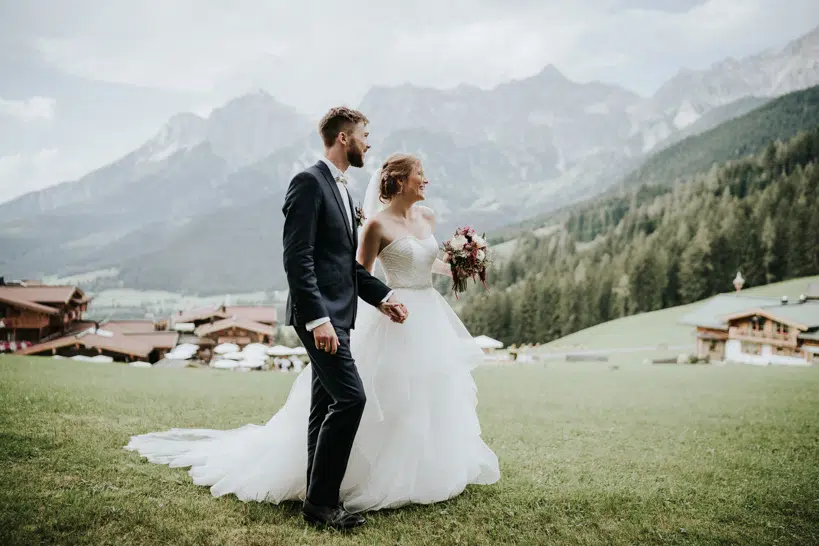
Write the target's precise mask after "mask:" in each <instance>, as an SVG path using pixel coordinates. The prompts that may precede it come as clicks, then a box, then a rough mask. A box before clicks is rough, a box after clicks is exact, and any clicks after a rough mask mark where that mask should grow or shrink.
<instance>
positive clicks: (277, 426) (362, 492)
mask: <svg viewBox="0 0 819 546" xmlns="http://www.w3.org/2000/svg"><path fill="white" fill-rule="evenodd" d="M396 295H397V296H398V298H399V299H400V300H401V301H402V302H403V303H404V304H405V305H406V306H407V308H408V309H409V310H410V315H409V317H408V318H407V320H406V321H405V322H404V323H403V324H395V323H393V322H391V321H390V320H389V319H388V318H387V317H385V316H383V315H382V314H381V313H379V312H378V311H377V310H375V309H374V308H372V307H370V306H368V305H367V304H365V303H363V302H359V304H360V305H359V316H358V321H357V324H356V328H355V330H353V332H352V334H351V352H352V355H353V357H354V358H355V360H356V366H357V368H358V370H359V373H360V375H361V378H362V381H363V383H364V388H365V393H366V396H367V404H366V406H365V409H364V414H363V416H362V419H361V424H360V426H359V429H358V433H357V435H356V438H355V441H354V444H353V449H352V453H351V455H350V460H349V463H348V467H347V473H346V474H345V477H344V480H343V481H342V484H341V492H340V493H341V499H342V502H343V503H344V506H345V507H346V508H347V509H348V510H350V511H353V512H360V511H365V510H378V509H383V508H396V507H399V506H403V505H406V504H410V503H416V504H428V503H433V502H438V501H442V500H446V499H450V498H452V497H454V496H456V495H458V494H460V493H461V492H462V491H463V490H464V489H465V488H466V486H467V485H469V484H491V483H494V482H496V481H497V480H498V479H499V478H500V472H499V469H498V460H497V457H496V456H495V454H494V453H493V452H492V450H491V449H489V447H488V446H487V445H486V444H485V443H484V441H483V439H482V438H481V428H480V424H479V421H478V417H477V414H476V406H477V389H476V386H475V382H474V380H473V378H472V374H471V372H472V370H473V369H474V367H475V366H477V365H478V364H479V363H480V361H481V360H482V359H483V353H482V351H481V350H480V349H479V348H478V347H477V345H476V344H475V342H474V341H473V339H472V336H471V335H470V334H469V332H468V331H467V330H466V328H465V327H464V326H463V324H462V323H461V321H460V320H459V319H458V317H457V315H456V314H455V313H454V311H452V309H451V308H450V307H449V305H448V304H447V303H446V301H445V300H444V299H443V298H442V297H441V295H440V294H438V292H436V291H435V290H434V289H432V288H427V289H421V290H414V289H400V288H399V289H397V290H396ZM311 381H312V373H311V367H310V366H307V367H305V369H304V370H303V371H302V372H301V373H300V374H299V376H298V377H297V378H296V380H295V382H294V383H293V386H292V388H291V391H290V394H289V396H288V398H287V401H286V402H285V404H284V406H283V407H282V408H281V409H280V410H279V411H278V412H277V413H276V414H275V415H274V416H273V417H272V418H271V419H270V420H269V421H268V422H267V423H266V424H264V425H254V424H249V425H246V426H243V427H241V428H238V429H233V430H224V431H220V430H210V429H171V430H168V431H164V432H156V433H150V434H142V435H139V436H133V437H132V438H131V440H130V442H129V443H128V445H127V446H126V449H129V450H132V451H136V452H138V453H139V454H140V455H142V456H144V457H146V458H147V459H148V460H149V461H151V462H153V463H159V464H167V465H169V466H170V467H182V468H187V467H190V470H189V474H190V476H191V477H192V478H193V481H194V483H196V484H198V485H203V486H209V487H210V490H211V492H212V494H213V495H215V496H221V495H227V494H234V495H236V496H237V497H238V498H239V499H241V500H244V501H251V500H252V501H265V502H273V503H278V502H281V501H284V500H303V499H304V496H305V492H306V473H307V422H308V415H309V412H310V391H311Z"/></svg>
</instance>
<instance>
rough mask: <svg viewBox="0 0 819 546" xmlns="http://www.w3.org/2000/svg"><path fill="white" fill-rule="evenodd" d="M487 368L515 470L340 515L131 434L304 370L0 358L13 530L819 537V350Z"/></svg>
mask: <svg viewBox="0 0 819 546" xmlns="http://www.w3.org/2000/svg"><path fill="white" fill-rule="evenodd" d="M476 379H477V382H478V387H479V389H480V391H479V396H480V404H479V407H478V410H479V414H480V417H481V421H482V424H483V431H484V437H485V439H486V440H487V442H488V444H489V445H490V446H491V447H492V448H493V449H494V450H495V451H496V453H497V454H498V456H499V459H500V463H501V471H502V478H501V481H500V482H499V483H498V484H496V485H494V486H483V487H471V488H469V489H467V491H466V492H465V493H464V494H463V495H461V496H460V497H458V498H457V499H454V500H452V501H449V502H445V503H439V504H435V505H430V506H414V507H410V508H405V509H401V510H396V511H391V512H385V513H375V514H371V515H370V516H369V521H368V523H367V525H366V527H365V528H362V529H361V530H359V531H356V532H354V533H352V534H341V533H336V532H330V531H318V530H315V529H313V528H311V527H308V526H307V525H305V524H304V523H303V522H302V520H301V518H300V517H299V514H298V506H297V505H295V504H288V505H285V506H275V505H270V504H261V503H247V504H245V503H242V502H240V501H238V500H236V498H235V497H222V498H213V497H212V496H211V495H210V493H209V491H208V490H207V489H206V488H204V487H198V486H195V485H192V484H191V482H190V479H189V477H188V475H187V473H186V471H185V470H184V469H170V468H168V467H165V466H160V465H153V464H150V463H147V462H146V461H145V460H144V459H142V458H140V457H139V456H138V455H137V454H135V453H132V452H128V451H125V450H123V449H122V446H123V445H124V444H125V443H126V442H127V441H128V438H129V436H130V435H132V434H137V433H142V432H147V431H151V430H158V429H165V428H169V427H174V426H177V427H213V428H228V427H236V426H239V425H242V424H244V423H247V422H254V423H263V422H265V421H266V420H267V419H268V418H269V417H270V416H271V415H272V414H273V413H274V412H275V411H276V410H277V409H278V407H279V406H280V405H281V404H282V402H283V400H284V399H285V397H286V396H287V392H288V389H289V387H290V385H291V383H292V380H293V376H288V375H283V374H275V373H261V372H254V373H245V374H239V373H231V372H220V371H216V370H194V369H182V370H172V369H156V370H151V369H135V368H129V367H127V366H123V365H118V364H93V363H84V362H74V361H65V360H63V361H54V360H48V359H36V358H20V357H0V435H2V440H0V460H2V465H0V483H1V484H2V486H0V544H3V545H16V544H72V545H73V544H116V545H128V544H139V545H154V544H157V545H159V544H162V545H170V544H192V545H194V544H195V545H210V544H214V545H215V544H230V545H235V544H260V545H261V544H267V545H269V544H401V545H408V544H430V545H441V544H480V545H495V544H743V545H749V544H811V543H813V544H816V543H819V464H817V462H818V461H819V421H817V418H816V417H817V415H819V370H817V369H816V368H800V369H791V368H774V367H766V368H757V367H735V366H724V367H711V366H648V367H631V368H623V369H620V370H617V371H610V370H609V369H607V368H606V367H601V366H574V365H569V364H564V363H550V364H548V365H546V366H532V365H519V366H509V367H503V368H482V369H479V370H478V371H477V372H476ZM269 456H270V464H271V466H273V465H275V464H276V454H275V453H270V454H269Z"/></svg>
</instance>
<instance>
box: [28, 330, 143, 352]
mask: <svg viewBox="0 0 819 546" xmlns="http://www.w3.org/2000/svg"><path fill="white" fill-rule="evenodd" d="M75 343H79V344H80V345H82V346H84V347H86V348H88V349H103V350H106V351H110V352H112V353H119V354H124V355H128V356H138V357H147V356H148V355H149V354H150V353H151V351H153V349H154V348H153V347H152V346H150V344H147V343H142V342H141V341H140V340H138V339H133V338H131V337H129V336H123V335H113V336H111V337H108V336H102V335H97V334H82V333H80V334H77V335H71V336H65V337H61V338H58V339H54V340H52V341H47V342H45V343H38V344H37V345H32V346H31V347H28V348H26V349H23V350H22V351H17V354H21V355H35V354H39V353H42V352H45V351H50V350H52V349H59V348H61V347H68V346H70V345H74V344H75Z"/></svg>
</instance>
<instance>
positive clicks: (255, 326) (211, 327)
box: [196, 317, 276, 337]
mask: <svg viewBox="0 0 819 546" xmlns="http://www.w3.org/2000/svg"><path fill="white" fill-rule="evenodd" d="M232 327H236V328H243V329H245V330H249V331H251V332H257V333H260V334H265V335H268V336H275V335H276V329H275V328H273V327H272V326H268V325H267V324H262V323H261V322H256V321H255V320H248V319H243V318H238V317H230V318H227V319H224V320H220V321H217V322H214V323H212V324H203V325H202V326H200V327H199V328H197V329H196V335H197V336H200V337H201V336H207V335H210V334H212V333H214V332H221V331H222V330H227V329H228V328H232Z"/></svg>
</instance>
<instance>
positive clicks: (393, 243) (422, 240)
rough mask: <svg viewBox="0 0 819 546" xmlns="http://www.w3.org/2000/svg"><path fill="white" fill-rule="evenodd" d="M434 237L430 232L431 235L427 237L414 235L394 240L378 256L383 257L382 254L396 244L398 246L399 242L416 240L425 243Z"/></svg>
mask: <svg viewBox="0 0 819 546" xmlns="http://www.w3.org/2000/svg"><path fill="white" fill-rule="evenodd" d="M432 235H433V233H432V232H430V234H429V235H427V236H426V237H416V236H415V235H412V234H407V235H402V236H401V237H398V238H397V239H393V240H392V241H390V242H389V243H387V245H386V246H384V248H382V249H381V252H379V253H378V255H379V256H381V254H383V253H384V251H386V250H387V249H388V248H390V247H391V246H393V245H395V244H397V243H399V242H401V241H403V240H405V239H415V240H416V241H418V242H419V243H423V242H424V241H426V240H427V239H429V238H430V237H432Z"/></svg>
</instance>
